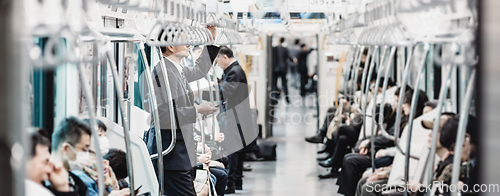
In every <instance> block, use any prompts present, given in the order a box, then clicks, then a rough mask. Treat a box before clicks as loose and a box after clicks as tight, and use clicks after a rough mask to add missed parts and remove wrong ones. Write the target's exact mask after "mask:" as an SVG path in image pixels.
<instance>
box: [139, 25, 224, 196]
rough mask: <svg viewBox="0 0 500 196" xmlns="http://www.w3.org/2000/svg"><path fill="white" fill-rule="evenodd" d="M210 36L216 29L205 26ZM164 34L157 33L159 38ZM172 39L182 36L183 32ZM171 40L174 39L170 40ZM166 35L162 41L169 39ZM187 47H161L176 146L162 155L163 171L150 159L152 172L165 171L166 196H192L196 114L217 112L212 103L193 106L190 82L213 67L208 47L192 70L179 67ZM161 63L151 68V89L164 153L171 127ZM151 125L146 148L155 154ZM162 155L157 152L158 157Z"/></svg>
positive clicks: (169, 140) (213, 34)
mask: <svg viewBox="0 0 500 196" xmlns="http://www.w3.org/2000/svg"><path fill="white" fill-rule="evenodd" d="M207 28H208V29H209V30H210V32H211V33H212V36H214V37H215V27H214V26H209V27H207ZM162 34H163V32H161V33H160V37H161V35H162ZM174 36H182V33H178V34H175V35H174ZM172 38H173V37H172ZM172 38H171V37H169V36H165V40H167V39H172ZM189 50H190V46H167V47H161V52H162V59H161V60H162V61H163V62H164V65H165V68H166V70H167V74H168V81H169V85H170V91H171V93H172V99H173V100H172V101H173V105H174V109H175V111H174V113H175V119H176V122H175V123H176V127H177V129H176V133H177V139H176V145H175V147H174V148H173V150H172V151H171V152H170V153H169V154H167V155H165V156H163V166H164V167H163V168H158V167H157V162H156V161H155V160H153V165H154V166H155V169H163V170H164V185H161V186H165V187H164V190H165V194H166V195H167V196H176V195H183V196H185V195H187V196H195V195H196V192H195V190H194V185H193V179H194V176H193V175H194V174H193V172H192V170H193V167H194V166H195V165H196V148H195V141H194V136H193V130H194V125H193V124H194V123H195V122H196V118H197V115H198V114H202V115H209V114H212V113H214V112H215V111H217V110H218V108H217V107H214V106H212V104H211V103H209V102H205V103H201V104H200V105H195V104H194V94H193V92H192V90H191V88H190V87H189V82H192V81H196V80H199V79H201V78H203V77H204V76H205V75H206V74H207V73H208V71H209V70H210V67H211V65H212V63H211V60H210V57H209V53H208V51H207V50H209V48H207V47H205V48H204V49H203V51H202V54H201V56H200V57H199V58H198V59H197V61H196V62H195V65H194V66H193V67H185V66H183V65H181V62H182V59H183V58H185V57H187V56H188V55H189ZM162 65H163V64H162V63H161V62H160V63H158V64H157V65H156V66H155V67H154V69H153V80H154V81H155V82H153V83H154V90H155V93H156V100H157V102H158V112H159V115H160V126H161V131H159V132H161V134H162V140H163V141H162V145H163V150H165V149H167V148H168V146H169V145H170V142H171V140H172V137H171V131H172V128H171V127H170V113H169V106H168V101H169V100H168V99H167V94H166V92H167V91H166V88H165V87H164V84H165V83H164V75H163V73H162V71H161V67H160V66H162ZM156 131H157V130H155V128H154V122H153V121H151V128H150V129H149V132H148V134H147V137H148V138H147V147H148V150H149V152H150V154H156V153H158V152H157V149H156V140H155V134H156ZM159 157H162V156H161V152H160V156H159Z"/></svg>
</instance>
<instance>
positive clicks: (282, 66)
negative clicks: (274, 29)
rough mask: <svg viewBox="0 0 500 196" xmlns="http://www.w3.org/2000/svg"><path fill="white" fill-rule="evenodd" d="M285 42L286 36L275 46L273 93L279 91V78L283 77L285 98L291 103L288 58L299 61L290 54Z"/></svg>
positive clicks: (282, 85) (282, 84)
mask: <svg viewBox="0 0 500 196" xmlns="http://www.w3.org/2000/svg"><path fill="white" fill-rule="evenodd" d="M284 43H285V38H281V39H280V45H278V46H276V47H274V48H273V81H272V82H273V83H272V93H276V92H277V91H278V86H277V83H278V78H281V88H283V93H285V100H286V102H287V103H290V99H289V98H288V82H287V80H286V74H287V70H288V60H290V61H293V62H297V59H295V58H293V57H292V56H290V53H289V52H288V49H287V48H285V47H284V46H283V44H284ZM275 98H276V97H275Z"/></svg>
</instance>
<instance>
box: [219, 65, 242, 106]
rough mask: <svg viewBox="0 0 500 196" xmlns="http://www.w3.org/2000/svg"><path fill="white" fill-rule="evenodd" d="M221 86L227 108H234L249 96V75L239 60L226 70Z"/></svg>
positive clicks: (222, 96)
mask: <svg viewBox="0 0 500 196" xmlns="http://www.w3.org/2000/svg"><path fill="white" fill-rule="evenodd" d="M219 86H220V94H221V98H222V100H224V101H225V102H226V104H225V107H226V110H229V109H232V108H234V107H235V106H236V105H238V104H240V103H241V102H242V101H244V100H245V99H247V98H248V82H247V77H246V75H245V71H243V69H242V68H241V66H240V64H239V63H238V61H235V62H234V63H232V64H231V65H229V66H228V67H227V68H226V69H225V70H224V74H223V75H222V82H221V84H220V85H219Z"/></svg>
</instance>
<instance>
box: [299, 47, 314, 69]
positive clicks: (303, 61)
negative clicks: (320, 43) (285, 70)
mask: <svg viewBox="0 0 500 196" xmlns="http://www.w3.org/2000/svg"><path fill="white" fill-rule="evenodd" d="M313 50H314V49H310V50H308V51H300V53H299V57H298V58H297V61H298V65H299V66H298V71H299V72H300V73H301V74H308V73H307V72H308V67H307V56H309V53H311V52H312V51H313Z"/></svg>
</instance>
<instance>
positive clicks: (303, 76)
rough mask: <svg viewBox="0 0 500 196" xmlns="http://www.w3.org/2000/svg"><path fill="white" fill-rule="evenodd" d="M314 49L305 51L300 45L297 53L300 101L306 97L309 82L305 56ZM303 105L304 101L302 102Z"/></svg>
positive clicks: (304, 46) (305, 47) (304, 47)
mask: <svg viewBox="0 0 500 196" xmlns="http://www.w3.org/2000/svg"><path fill="white" fill-rule="evenodd" d="M313 50H314V49H310V50H308V49H307V46H306V45H305V44H302V45H300V52H299V57H298V61H299V63H298V70H299V73H300V96H302V99H303V100H304V99H305V97H306V85H307V81H308V80H309V77H310V75H309V68H308V65H307V56H309V53H311V52H312V51H313ZM303 102H304V104H305V101H303Z"/></svg>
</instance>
